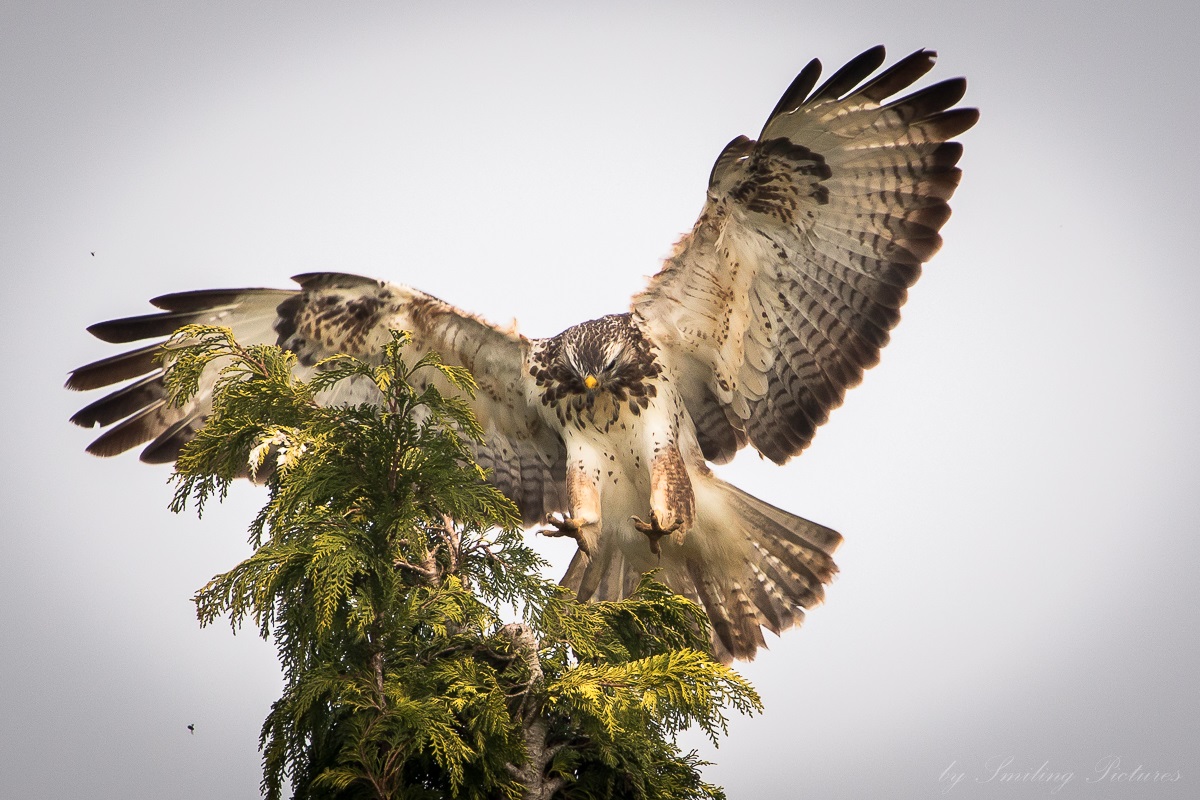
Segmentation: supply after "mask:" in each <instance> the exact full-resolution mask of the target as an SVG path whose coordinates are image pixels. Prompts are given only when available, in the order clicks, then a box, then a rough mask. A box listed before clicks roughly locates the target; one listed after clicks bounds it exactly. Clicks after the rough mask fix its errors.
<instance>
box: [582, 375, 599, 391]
mask: <svg viewBox="0 0 1200 800" xmlns="http://www.w3.org/2000/svg"><path fill="white" fill-rule="evenodd" d="M583 385H584V386H586V387H587V389H588V391H589V392H591V391H595V389H596V387H597V386H599V385H600V381H599V380H598V379H597V378H596V376H595V375H588V376H587V377H585V378H584V379H583Z"/></svg>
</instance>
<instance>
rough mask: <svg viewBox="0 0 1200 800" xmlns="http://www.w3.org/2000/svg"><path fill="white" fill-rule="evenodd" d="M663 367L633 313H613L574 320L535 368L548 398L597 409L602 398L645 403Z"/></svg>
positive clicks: (551, 342) (547, 400) (550, 401)
mask: <svg viewBox="0 0 1200 800" xmlns="http://www.w3.org/2000/svg"><path fill="white" fill-rule="evenodd" d="M660 371H661V368H660V367H659V365H658V363H657V360H656V359H655V357H654V348H653V347H652V346H651V344H650V342H649V341H647V340H646V338H645V337H644V336H643V335H642V333H641V331H640V330H639V329H638V328H637V326H636V325H634V324H633V322H632V321H631V320H630V318H629V315H628V314H613V315H611V316H607V317H601V318H600V319H594V320H589V321H588V322H584V323H581V324H579V325H575V326H574V327H571V328H568V329H567V330H565V331H563V332H562V333H560V334H559V335H558V336H555V337H554V338H553V339H551V340H549V341H548V343H547V347H546V349H545V351H544V353H543V355H542V357H541V358H540V359H539V360H538V363H537V365H535V367H534V370H533V375H534V377H535V379H536V380H537V382H538V385H540V386H542V387H544V391H543V394H542V400H543V402H545V403H547V404H549V405H555V406H558V405H559V404H560V403H562V402H563V401H567V402H566V403H565V405H564V408H565V407H566V406H570V407H572V408H574V409H575V410H581V409H584V408H588V409H590V408H592V407H593V404H594V403H595V401H596V399H597V397H600V396H602V395H611V396H612V398H613V399H614V400H616V401H617V402H623V401H626V400H629V399H631V398H634V399H636V401H637V403H638V404H639V406H640V407H645V402H646V398H647V397H653V396H654V388H653V386H652V385H651V381H652V379H653V378H656V377H657V376H658V374H659V372H660Z"/></svg>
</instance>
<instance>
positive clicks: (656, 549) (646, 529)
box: [629, 511, 683, 556]
mask: <svg viewBox="0 0 1200 800" xmlns="http://www.w3.org/2000/svg"><path fill="white" fill-rule="evenodd" d="M629 519H631V520H632V521H633V527H635V528H637V529H638V531H640V532H641V533H643V534H645V536H646V538H647V539H649V540H650V552H651V553H654V555H656V556H661V555H662V546H661V545H660V544H659V543H658V542H659V539H661V538H663V537H664V536H670V535H671V534H672V533H674V532H675V531H677V530H679V529H680V528H681V527H683V520H682V519H680V518H679V517H676V518H675V521H674V522H672V523H671V524H670V525H669V526H668V527H666V528H664V527H663V526H662V524H661V523H660V522H659V521H658V514H656V513H654V512H653V511H651V512H650V521H649V522H646V521H645V520H643V519H642V518H641V517H637V516H634V517H630V518H629Z"/></svg>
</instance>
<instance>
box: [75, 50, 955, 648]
mask: <svg viewBox="0 0 1200 800" xmlns="http://www.w3.org/2000/svg"><path fill="white" fill-rule="evenodd" d="M933 62H934V54H933V53H932V52H930V51H927V50H921V51H918V52H916V53H913V54H911V55H909V56H907V57H906V58H903V59H901V60H900V61H899V62H897V63H896V64H894V65H892V66H891V67H889V68H887V69H883V70H882V71H880V67H881V66H882V65H883V63H884V50H883V48H882V47H876V48H872V49H870V50H868V51H866V52H864V53H862V54H861V55H859V56H858V57H856V58H854V59H852V60H851V61H850V62H849V63H847V64H846V65H845V66H844V67H842V68H841V69H839V70H837V71H836V72H835V73H834V74H833V75H832V76H831V77H830V78H829V79H828V80H826V81H825V82H824V83H823V84H820V85H819V86H818V81H819V79H820V75H821V66H820V64H819V62H817V61H815V60H814V61H812V62H811V63H809V64H808V66H806V67H805V68H804V70H803V71H801V73H800V74H799V75H798V76H797V77H796V79H795V80H794V81H793V82H792V84H791V86H789V88H788V89H787V91H786V92H785V93H784V95H783V97H782V98H781V99H780V101H779V103H778V104H777V105H776V107H775V109H774V110H773V111H772V112H771V114H770V116H769V117H768V118H767V121H766V123H765V124H764V126H763V128H762V131H761V133H760V134H759V137H758V141H755V140H752V139H749V138H747V137H745V136H739V137H737V138H736V139H734V140H733V141H731V142H730V143H729V144H728V145H727V146H726V147H725V149H724V150H723V151H722V153H721V154H720V156H719V157H718V158H717V160H716V163H715V164H714V166H713V169H712V172H711V175H710V177H709V184H708V192H707V197H706V202H705V205H704V208H703V210H702V211H701V214H700V217H699V219H698V220H697V222H696V225H695V227H694V229H693V230H692V231H691V232H690V233H689V234H687V235H686V236H684V237H683V238H682V239H681V240H680V241H679V243H678V244H677V245H676V247H675V250H674V252H673V253H672V254H671V256H670V257H669V258H668V259H667V260H666V263H665V264H664V265H663V268H662V270H661V271H660V272H659V273H658V274H657V275H655V276H654V278H652V279H651V281H650V283H649V285H648V286H647V288H646V289H645V290H644V291H643V292H641V293H640V294H638V295H637V296H636V297H634V298H633V302H632V308H631V311H630V312H629V313H625V314H615V315H611V316H607V317H601V318H600V319H595V320H591V321H589V322H584V323H581V324H579V325H575V326H573V327H571V328H568V329H567V330H565V331H563V332H562V333H561V334H559V335H558V336H554V337H550V338H547V339H540V340H529V339H526V338H525V337H523V336H520V335H518V334H517V333H516V332H515V331H511V330H504V329H501V328H498V327H496V326H493V325H490V324H489V323H486V322H484V321H482V320H480V319H479V318H477V317H474V316H472V315H470V314H468V313H465V312H463V311H461V310H459V309H456V308H454V307H453V306H450V305H448V304H446V303H444V302H442V301H441V300H438V299H437V298H434V297H431V296H429V295H427V294H423V293H421V292H419V291H416V290H413V289H410V288H407V287H404V286H399V285H393V284H387V283H383V282H380V281H375V280H371V279H368V278H362V277H358V276H353V275H342V274H327V273H319V274H310V275H302V276H299V277H298V278H296V281H297V282H298V283H299V284H300V288H299V289H298V290H281V289H235V290H217V291H199V292H184V293H180V294H172V295H165V296H163V297H158V298H155V299H154V300H152V301H151V302H152V303H153V304H154V305H155V306H157V307H158V308H159V309H161V313H157V314H149V315H145V316H138V317H128V318H124V319H118V320H113V321H110V322H103V323H100V324H98V325H93V326H92V327H91V328H89V330H90V331H91V332H92V333H93V334H95V335H96V336H98V337H99V338H101V339H103V340H105V341H109V342H117V343H124V342H133V341H139V340H142V339H147V338H154V337H162V336H166V335H168V334H170V333H171V332H173V331H174V330H175V329H176V328H178V327H179V326H181V325H184V324H188V323H196V322H204V323H215V324H222V325H228V326H230V327H232V328H233V329H234V332H235V334H236V335H237V336H238V338H239V339H240V340H242V341H244V342H276V343H278V344H280V345H282V346H284V347H286V348H289V349H291V350H293V351H294V352H295V353H296V354H297V356H298V360H299V362H300V367H299V371H300V372H301V373H302V374H309V373H311V370H312V368H313V365H314V364H315V363H316V362H317V361H319V360H320V359H322V358H324V357H326V356H329V355H333V354H335V353H338V352H347V353H351V354H353V355H357V356H359V357H362V358H367V359H372V358H377V357H378V356H379V354H380V353H381V351H382V348H383V345H384V343H385V342H386V341H387V340H388V330H389V329H404V330H409V331H411V332H412V334H413V347H414V348H415V349H416V351H417V352H419V353H423V352H425V351H428V350H437V351H438V352H439V353H441V354H442V356H443V358H444V359H445V360H446V361H448V362H450V363H453V364H459V365H462V366H464V367H467V368H468V369H470V370H471V371H472V372H473V374H474V375H475V378H476V380H477V381H478V383H479V387H480V388H479V393H478V395H477V396H476V397H475V398H474V400H473V401H472V408H473V409H474V411H475V413H476V416H477V417H478V418H479V420H480V423H481V425H482V427H483V430H484V433H485V442H484V444H483V445H481V446H479V447H478V448H477V449H476V457H477V458H478V460H479V462H480V464H481V465H483V466H484V467H485V468H487V469H488V470H490V473H491V474H490V480H491V481H493V482H494V483H495V484H496V486H497V487H499V488H500V490H501V491H503V492H504V493H505V494H506V495H507V496H509V497H510V498H512V500H513V501H514V502H515V503H516V504H517V506H518V508H520V510H521V514H522V516H523V518H524V520H525V522H526V524H528V525H530V526H532V525H535V524H538V523H543V524H546V525H548V526H549V527H548V528H546V532H548V533H552V534H554V535H564V536H570V537H572V538H574V539H575V540H576V541H577V542H578V543H579V545H580V549H579V551H578V552H577V553H576V554H575V558H574V560H573V561H572V563H571V566H570V568H569V569H568V571H567V574H566V575H565V576H564V578H563V582H564V583H565V584H566V585H568V586H570V587H571V588H572V589H574V590H575V591H576V592H577V593H578V594H579V596H580V597H581V598H584V599H609V598H618V597H621V596H623V595H625V594H626V593H628V592H629V591H630V590H631V589H632V587H633V586H635V585H636V583H637V577H638V575H639V574H640V573H642V572H644V571H646V570H649V569H659V570H660V573H659V575H660V577H661V578H662V579H663V580H664V581H666V582H667V584H668V585H670V586H671V587H672V588H673V589H674V590H675V591H677V592H679V593H681V594H683V595H685V596H687V597H689V598H691V599H693V600H695V601H696V602H698V603H701V604H703V605H704V607H705V609H706V611H707V613H708V616H709V619H710V620H711V621H712V624H713V644H714V648H715V649H716V652H717V653H718V654H719V655H720V656H721V657H723V658H726V659H728V658H733V657H737V658H752V657H753V656H754V654H755V652H756V651H757V649H758V648H759V647H762V646H763V644H764V640H763V634H762V628H766V629H767V630H770V631H772V632H774V633H779V632H781V631H783V630H785V629H787V628H789V627H791V626H793V625H796V624H798V623H799V622H800V620H801V619H802V618H803V615H804V609H806V608H811V607H812V606H813V605H815V604H817V603H819V602H821V600H822V598H823V597H824V584H826V583H828V582H829V581H830V580H831V579H832V577H833V575H834V574H835V572H836V571H837V568H836V566H835V565H834V562H833V558H832V555H831V554H832V553H833V551H834V550H835V549H836V548H837V546H838V543H839V542H840V541H841V537H840V536H839V535H838V534H837V533H836V532H835V531H832V530H830V529H829V528H826V527H824V526H821V525H818V524H816V523H812V522H809V521H807V520H804V519H802V518H800V517H797V516H795V515H793V514H791V513H789V512H786V511H783V510H781V509H778V508H775V507H774V506H772V505H770V504H768V503H764V502H763V501H761V500H758V499H756V498H754V497H752V496H750V495H749V494H747V493H745V492H743V491H742V490H740V489H737V488H736V487H733V486H731V485H729V484H728V483H725V482H724V481H721V480H720V479H719V478H717V477H716V476H715V475H713V473H712V472H711V470H710V469H709V468H708V466H707V463H706V462H707V461H712V462H718V463H720V462H725V461H728V460H729V459H731V458H732V457H733V456H734V454H735V453H736V452H737V451H738V450H740V449H741V448H742V447H744V446H746V445H747V444H749V445H751V446H752V447H754V448H755V449H756V450H757V451H758V452H759V453H760V454H761V455H763V456H765V457H767V458H769V459H771V460H772V461H775V462H778V463H783V462H785V461H787V460H788V459H789V458H790V457H792V456H794V455H796V454H797V453H799V452H801V451H802V450H803V449H804V448H805V447H807V446H808V444H809V443H810V442H811V441H812V438H813V436H814V434H815V432H816V429H817V428H818V427H819V426H820V425H822V424H823V423H824V422H825V421H826V420H827V419H828V417H829V414H830V412H831V411H832V410H833V409H834V408H836V407H837V406H838V405H840V404H841V402H842V400H843V398H844V396H845V393H846V390H847V389H849V388H850V387H851V386H854V385H856V384H857V383H858V382H859V381H860V380H861V379H862V376H863V372H864V370H866V369H868V368H870V367H871V366H872V365H874V364H875V363H877V362H878V360H879V355H880V351H881V349H882V348H883V347H884V346H885V345H886V344H887V341H888V337H889V331H890V330H891V329H892V328H893V327H894V326H895V325H896V323H897V322H898V321H899V318H900V307H901V306H902V305H903V304H904V301H905V299H906V297H907V291H908V288H909V287H910V286H912V285H913V283H914V282H915V281H916V280H917V277H918V276H919V275H920V272H921V266H922V264H923V263H924V262H926V261H928V260H929V259H930V258H931V257H932V256H933V255H934V253H936V252H937V250H938V248H939V247H940V246H941V238H940V234H939V231H940V229H941V228H942V226H943V225H944V224H945V222H946V220H947V219H948V218H949V215H950V209H949V205H948V200H949V199H950V197H951V195H952V194H953V193H954V190H955V188H956V187H957V185H958V181H959V177H960V172H959V169H958V167H957V163H958V160H959V158H960V156H961V154H962V147H961V145H959V144H958V143H956V142H953V141H950V140H951V139H952V138H953V137H955V136H957V135H958V134H960V133H962V132H963V131H965V130H967V129H968V128H970V127H971V126H972V125H973V124H974V123H975V121H976V120H977V118H978V114H977V112H976V111H975V110H974V109H963V108H953V106H954V105H955V104H956V103H957V102H959V100H960V99H961V98H962V96H963V93H964V92H965V89H966V83H965V81H963V80H962V79H961V78H957V79H952V80H947V81H942V82H940V83H935V84H933V85H930V86H927V87H925V88H922V89H918V90H916V91H913V92H911V93H910V94H908V95H906V96H902V97H899V98H898V99H891V98H893V97H894V96H895V95H896V94H897V93H899V92H902V91H905V90H907V89H909V87H911V86H912V84H913V83H914V82H915V81H917V80H918V79H920V78H921V77H922V76H924V75H925V74H926V73H927V72H928V71H929V70H930V69H931V68H932V66H933ZM154 353H155V350H154V345H150V346H143V347H141V348H140V349H137V350H133V351H131V352H128V353H124V354H121V355H117V356H112V357H109V358H106V359H103V360H101V361H97V362H95V363H93V364H89V365H87V366H84V367H81V368H79V369H77V370H75V371H74V372H73V373H72V374H71V377H70V379H69V380H68V382H67V385H68V386H69V387H71V388H73V389H95V388H99V387H102V386H109V385H113V384H118V383H121V382H124V381H130V383H128V385H125V386H122V387H120V388H118V389H117V390H116V391H114V392H113V393H112V394H109V395H107V396H106V397H104V398H102V399H100V400H97V401H95V402H93V403H91V404H89V405H88V406H86V407H85V408H84V409H82V410H81V411H79V412H78V413H77V414H76V415H75V416H74V417H73V418H72V421H74V422H76V423H78V424H80V425H84V426H88V427H91V426H94V425H101V426H111V427H109V429H108V430H107V431H106V432H104V433H103V434H102V435H101V436H100V437H99V438H98V439H97V440H96V441H95V442H93V443H92V444H91V445H90V446H89V448H88V449H89V451H91V452H93V453H96V454H99V455H113V454H115V453H118V452H121V451H124V450H127V449H130V448H133V447H138V446H142V445H145V449H144V450H143V452H142V458H143V459H145V460H147V461H153V462H159V461H171V460H173V459H174V458H175V457H176V456H177V454H178V452H179V448H180V447H182V446H183V444H184V443H186V442H187V441H188V440H189V439H190V438H191V437H192V436H193V435H194V434H195V431H196V430H197V429H198V428H199V427H200V425H202V424H203V421H204V419H205V417H206V415H207V413H208V410H209V406H210V401H211V389H212V380H213V378H214V377H215V375H208V376H206V382H205V384H204V386H203V387H202V390H201V392H200V393H199V394H198V395H197V396H196V398H195V399H194V401H193V402H192V403H191V404H190V405H188V406H187V407H184V408H174V407H171V406H170V405H168V404H167V403H166V398H165V393H164V391H163V388H162V377H161V372H160V369H161V368H160V367H159V366H158V365H157V364H156V363H155V362H154V360H153V358H154ZM375 396H376V395H375V389H374V387H373V384H369V382H360V383H353V384H350V385H349V386H344V387H342V388H341V389H340V390H339V393H337V394H330V395H329V396H327V397H324V398H323V402H327V403H331V404H334V403H343V402H350V403H356V402H363V401H367V400H372V399H374V398H375Z"/></svg>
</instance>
